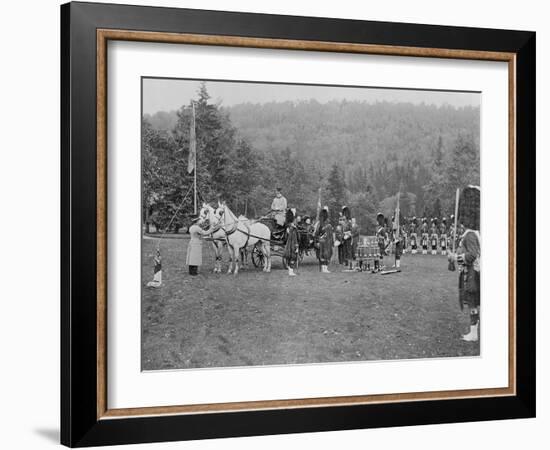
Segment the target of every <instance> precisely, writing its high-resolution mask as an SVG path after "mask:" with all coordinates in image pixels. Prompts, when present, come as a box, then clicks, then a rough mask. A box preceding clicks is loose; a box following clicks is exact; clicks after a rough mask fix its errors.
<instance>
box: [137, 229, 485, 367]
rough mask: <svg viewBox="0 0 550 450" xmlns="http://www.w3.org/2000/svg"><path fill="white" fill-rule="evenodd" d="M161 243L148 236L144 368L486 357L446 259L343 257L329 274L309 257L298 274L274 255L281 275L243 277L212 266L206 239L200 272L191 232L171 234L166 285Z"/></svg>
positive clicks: (250, 271)
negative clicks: (378, 264)
mask: <svg viewBox="0 0 550 450" xmlns="http://www.w3.org/2000/svg"><path fill="white" fill-rule="evenodd" d="M156 243H157V241H156V239H144V240H143V241H142V256H143V261H142V285H143V288H142V292H143V295H142V299H141V309H142V368H143V370H156V369H185V368H198V367H226V366H250V365H266V364H268V365H272V364H303V363H323V362H338V361H364V360H386V359H410V358H435V357H456V356H475V355H479V343H470V342H463V341H461V340H460V336H461V335H462V334H463V333H465V332H466V331H468V327H469V318H468V315H467V314H466V312H461V311H460V308H459V306H458V292H457V284H458V283H457V277H458V275H457V272H449V271H448V270H447V259H446V257H445V256H439V255H438V256H432V255H418V254H417V255H409V254H407V255H404V256H403V258H402V263H401V265H402V272H401V273H397V274H391V275H385V276H382V275H380V274H370V273H364V272H363V273H343V272H341V266H338V265H336V264H334V263H333V264H331V266H330V267H329V270H331V271H332V272H333V273H331V274H321V273H319V271H318V265H317V261H316V259H315V258H314V256H309V257H306V258H305V259H304V262H303V264H301V265H300V267H299V269H298V273H299V276H297V277H292V278H291V277H288V275H287V272H286V271H285V270H283V268H282V264H281V259H280V257H274V259H273V271H272V272H271V273H269V274H266V273H263V272H262V271H261V270H258V269H255V268H254V267H252V266H251V265H250V266H249V267H248V268H247V269H244V270H242V271H241V272H240V273H239V274H238V275H237V276H236V277H234V276H233V275H227V274H225V273H224V274H221V275H220V274H213V273H212V269H213V267H214V256H213V255H214V254H213V251H212V249H211V246H210V244H208V243H205V245H204V248H203V262H204V265H203V266H202V267H201V268H200V270H201V274H200V275H199V276H197V277H191V276H189V275H188V274H187V267H186V266H185V255H186V249H187V244H188V239H164V240H163V241H162V245H161V254H162V258H163V262H162V267H163V286H162V287H161V288H158V289H153V288H147V287H145V284H146V283H147V281H149V280H151V279H152V271H153V270H152V268H153V264H152V259H153V256H154V253H155V248H156ZM224 259H225V260H224V266H225V268H227V254H226V253H224ZM386 261H387V262H388V263H390V264H391V262H390V261H393V258H390V257H387V258H386Z"/></svg>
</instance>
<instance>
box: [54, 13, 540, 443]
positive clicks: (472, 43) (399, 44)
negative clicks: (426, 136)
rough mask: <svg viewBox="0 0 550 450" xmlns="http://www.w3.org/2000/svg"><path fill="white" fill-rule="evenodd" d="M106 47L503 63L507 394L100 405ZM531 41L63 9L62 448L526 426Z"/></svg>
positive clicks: (530, 394) (525, 35)
mask: <svg viewBox="0 0 550 450" xmlns="http://www.w3.org/2000/svg"><path fill="white" fill-rule="evenodd" d="M118 40H120V41H136V42H155V43H166V44H178V43H184V44H193V45H195V44H196V45H206V46H230V47H234V48H237V49H239V48H260V49H261V48H268V49H283V50H293V51H296V52H298V53H299V52H300V51H319V52H334V53H352V54H378V55H387V56H395V57H399V56H409V57H423V58H435V57H437V58H448V59H465V60H489V61H504V62H506V63H507V64H508V73H509V92H508V94H509V98H508V100H509V111H508V118H509V123H508V126H509V129H508V139H509V148H508V158H509V160H508V162H509V178H508V205H509V223H508V243H507V245H508V249H509V257H510V263H509V276H510V281H509V286H508V290H509V299H508V300H509V310H510V317H509V367H508V368H509V384H508V387H506V388H494V389H483V390H479V389H476V390H471V391H468V390H465V391H434V392H423V393H420V394H419V393H410V394H407V393H387V394H382V395H367V396H349V397H316V398H300V399H285V400H266V401H259V402H232V403H209V404H204V405H199V406H197V405H194V406H193V405H173V406H162V407H156V406H155V405H151V406H150V407H148V408H134V409H132V408H130V409H122V410H120V409H114V410H113V409H110V408H109V407H108V404H107V356H106V346H107V340H108V335H107V315H108V310H107V302H106V296H107V270H108V264H107V234H108V230H107V220H106V215H107V204H108V198H107V190H106V183H107V171H108V170H109V164H108V161H107V150H106V148H107V135H108V130H107V107H106V101H107V96H108V86H107V43H108V42H109V41H118ZM535 42H536V36H535V33H533V32H527V31H509V30H494V29H478V28H461V27H447V26H433V25H418V24H403V23H388V22H370V21H356V20H342V19H328V18H312V17H292V16H277V15H264V14H250V13H233V12H218V11H203V10H190V9H173V8H155V7H138V6H126V5H110V4H93V3H79V2H76V3H75V2H73V3H68V4H65V5H62V6H61V143H62V148H61V205H62V216H61V224H62V227H61V261H62V263H61V442H62V444H64V445H67V446H70V447H80V446H92V445H113V444H126V443H142V442H161V441H176V440H189V439H207V438H216V437H236V436H251V435H266V434H282V433H300V432H318V431H330V430H349V429H356V428H372V427H388V426H404V425H420V424H435V423H448V422H468V421H481V420H496V419H511V418H529V417H534V416H535V406H536V402H535V351H534V350H535V345H536V344H535V331H536V330H535V302H534V298H535V270H534V264H535V262H534V246H533V242H532V240H530V237H531V236H534V232H535V220H534V218H535V176H534V173H535V101H536V97H535V94H536V93H535ZM520 262H521V264H520ZM527 262H528V263H527Z"/></svg>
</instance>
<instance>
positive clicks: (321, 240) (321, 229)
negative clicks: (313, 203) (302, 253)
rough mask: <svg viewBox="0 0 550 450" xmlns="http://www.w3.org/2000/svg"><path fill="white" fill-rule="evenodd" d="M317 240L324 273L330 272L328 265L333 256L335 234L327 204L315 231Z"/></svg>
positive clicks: (321, 268)
mask: <svg viewBox="0 0 550 450" xmlns="http://www.w3.org/2000/svg"><path fill="white" fill-rule="evenodd" d="M314 237H315V241H316V243H317V244H316V252H317V259H318V260H319V266H320V270H321V272H322V273H330V272H329V270H328V265H329V263H330V259H331V258H332V247H333V246H334V236H333V230H332V225H331V224H330V222H329V220H328V208H327V207H326V206H325V207H324V208H323V209H322V210H321V212H320V213H319V223H318V224H317V227H316V228H315V233H314Z"/></svg>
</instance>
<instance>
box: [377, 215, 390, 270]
mask: <svg viewBox="0 0 550 450" xmlns="http://www.w3.org/2000/svg"><path fill="white" fill-rule="evenodd" d="M376 221H377V222H378V226H377V227H376V239H377V241H378V254H379V257H378V259H376V260H374V270H375V271H376V270H382V266H383V261H384V255H385V254H386V239H387V238H388V233H387V231H386V218H385V217H384V214H382V213H381V212H379V213H378V214H377V215H376Z"/></svg>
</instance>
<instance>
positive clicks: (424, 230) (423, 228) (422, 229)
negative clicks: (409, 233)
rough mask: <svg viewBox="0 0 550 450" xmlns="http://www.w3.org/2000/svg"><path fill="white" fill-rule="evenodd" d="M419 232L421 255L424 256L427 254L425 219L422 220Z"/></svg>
mask: <svg viewBox="0 0 550 450" xmlns="http://www.w3.org/2000/svg"><path fill="white" fill-rule="evenodd" d="M420 231H421V233H422V239H421V244H422V254H423V255H425V254H427V253H428V219H426V218H425V217H423V218H422V226H421V228H420Z"/></svg>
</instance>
